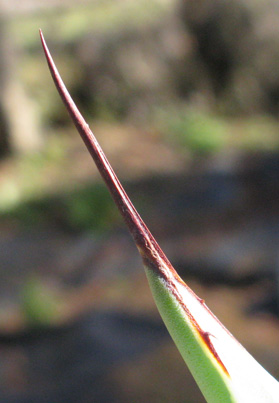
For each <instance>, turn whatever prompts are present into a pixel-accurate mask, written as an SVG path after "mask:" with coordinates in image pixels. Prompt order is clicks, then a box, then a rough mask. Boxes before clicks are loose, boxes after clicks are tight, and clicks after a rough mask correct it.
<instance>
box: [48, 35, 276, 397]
mask: <svg viewBox="0 0 279 403" xmlns="http://www.w3.org/2000/svg"><path fill="white" fill-rule="evenodd" d="M40 35H41V40H42V44H43V49H44V52H45V55H46V59H47V62H48V65H49V69H50V72H51V75H52V77H53V80H54V83H55V85H56V87H57V90H58V92H59V94H60V96H61V98H62V100H63V102H64V104H65V106H66V108H67V109H68V112H69V114H70V116H71V118H72V120H73V122H74V124H75V126H76V128H77V130H78V131H79V133H80V135H81V137H82V139H83V141H84V143H85V145H86V146H87V148H88V151H89V152H90V154H91V156H92V157H93V159H94V161H95V164H96V166H97V168H98V169H99V171H100V174H101V175H102V177H103V179H104V181H105V183H106V185H107V187H108V189H109V191H110V193H111V195H112V197H113V199H114V201H115V204H116V205H117V207H118V209H119V211H120V213H121V215H122V217H123V219H124V220H125V222H126V224H127V226H128V228H129V230H130V232H131V235H132V236H133V238H134V241H135V244H136V246H137V248H138V250H139V252H140V254H141V257H142V259H143V264H144V267H145V271H146V275H147V278H148V282H149V285H150V288H151V291H152V293H153V296H154V299H155V302H156V304H157V307H158V309H159V312H160V314H161V316H162V318H163V320H164V322H165V324H166V326H167V328H168V330H169V333H170V334H171V336H172V338H173V340H174V342H175V343H176V345H177V347H178V349H179V351H180V353H181V355H182V357H183V358H184V360H185V362H186V364H187V365H188V367H189V369H190V371H191V373H192V375H193V376H194V378H195V380H196V382H197V384H198V386H199V387H200V389H201V392H202V393H203V395H204V397H205V399H206V400H207V401H208V402H209V403H227V402H240V403H247V402H254V403H255V402H258V403H263V402H269V403H271V402H274V403H276V402H278V401H279V383H278V382H277V381H276V380H275V379H274V378H273V377H272V376H271V375H270V374H269V373H268V372H267V371H265V369H263V368H262V367H261V365H260V364H258V363H257V361H256V360H254V358H253V357H252V356H251V355H250V354H249V353H248V352H247V351H246V350H245V349H244V348H243V347H242V346H241V344H239V342H238V341H237V340H236V339H235V338H234V337H233V336H232V335H231V334H230V333H229V331H228V330H227V329H226V328H225V327H224V326H223V325H222V323H221V322H220V321H219V320H218V319H217V318H216V317H215V316H214V315H213V313H212V312H211V311H210V310H209V308H208V307H207V306H206V305H205V303H204V301H203V300H202V299H200V298H199V297H198V296H197V295H196V294H195V293H194V292H193V291H192V290H191V289H190V288H189V287H188V286H187V285H186V284H185V283H184V281H183V280H182V279H181V278H180V277H179V275H178V274H177V272H176V271H175V269H174V268H173V267H172V265H171V263H170V262H169V260H168V259H167V257H166V256H165V254H164V253H163V251H162V250H161V248H160V247H159V245H158V244H157V242H156V240H155V239H154V237H153V236H152V234H151V233H150V231H149V230H148V228H147V227H146V225H145V224H144V222H143V220H142V219H141V217H140V215H139V214H138V212H137V211H136V209H135V208H134V206H133V204H132V202H131V201H130V199H129V197H128V196H127V194H126V192H125V190H124V189H123V187H122V185H121V183H120V182H119V180H118V178H117V176H116V174H115V173H114V171H113V169H112V167H111V166H110V164H109V162H108V160H107V158H106V156H105V154H104V153H103V151H102V149H101V147H100V145H99V143H98V142H97V140H96V138H95V136H94V135H93V133H92V131H91V130H90V128H89V126H88V124H87V123H86V122H85V120H84V119H83V117H82V115H81V113H80V112H79V110H78V108H77V107H76V105H75V103H74V102H73V100H72V98H71V96H70V94H69V93H68V91H67V89H66V87H65V85H64V83H63V81H62V79H61V77H60V75H59V73H58V70H57V68H56V66H55V64H54V62H53V60H52V57H51V55H50V52H49V50H48V48H47V45H46V43H45V40H44V37H43V34H42V32H41V31H40Z"/></svg>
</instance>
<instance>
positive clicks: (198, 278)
mask: <svg viewBox="0 0 279 403" xmlns="http://www.w3.org/2000/svg"><path fill="white" fill-rule="evenodd" d="M39 28H42V30H43V32H44V35H45V38H46V40H47V43H48V45H49V48H50V50H51V52H52V55H53V57H54V60H55V62H56V64H57V66H58V68H59V70H60V72H61V75H62V77H63V79H64V81H65V83H66V85H67V87H68V89H69V91H70V92H71V94H72V96H73V97H74V99H75V100H76V102H77V104H78V106H79V107H80V109H81V111H82V113H83V114H84V116H85V118H86V119H87V121H88V122H89V124H90V126H91V128H92V129H93V130H94V133H95V134H96V136H97V138H98V139H99V141H100V143H101V145H102V147H103V149H104V151H105V153H106V154H107V156H108V159H109V160H110V161H111V163H112V165H113V167H114V168H115V170H116V172H117V174H118V175H119V178H120V179H121V181H122V182H123V184H124V186H125V188H126V190H127V191H128V193H129V195H130V197H131V199H132V200H133V202H134V203H135V206H136V208H137V209H138V210H139V212H140V214H141V215H142V217H143V218H144V220H145V221H146V223H147V225H148V226H149V227H150V229H151V231H152V232H153V234H154V235H155V237H156V238H157V239H158V241H159V243H160V244H161V246H162V248H163V250H164V251H165V252H166V254H167V256H168V257H169V258H170V260H171V261H172V263H173V265H174V267H175V268H176V269H177V271H178V272H179V274H180V275H181V276H182V277H183V278H184V279H185V281H186V282H187V283H188V284H189V285H190V286H191V287H192V288H193V289H194V291H195V292H196V293H197V294H198V295H199V296H201V297H202V298H203V299H205V301H206V303H207V305H208V306H209V307H210V308H211V309H212V310H213V312H214V313H215V314H216V315H217V316H218V317H219V318H220V320H221V321H222V322H223V323H224V324H225V325H226V326H227V327H228V328H229V330H230V331H231V332H232V333H233V334H234V335H235V336H236V337H237V338H238V339H239V341H240V342H241V343H242V344H243V345H244V346H245V347H246V348H247V349H248V350H249V351H250V352H251V353H252V354H253V355H254V356H255V358H256V359H257V360H258V361H259V362H260V363H261V364H262V365H263V366H264V367H265V368H266V369H267V370H268V371H269V372H271V373H272V374H273V375H274V376H275V377H277V379H278V378H279V364H278V363H279V344H278V339H279V322H278V313H279V303H278V290H279V288H278V275H279V254H278V243H279V154H278V150H279V121H278V117H279V3H278V1H277V0H265V1H263V0H258V1H255V0H232V1H230V2H224V1H223V0H149V1H145V0H137V1H128V0H103V1H101V0H99V1H98V0H83V1H80V2H74V1H71V0H63V1H62V0H60V1H58V0H48V1H47V2H44V1H42V0H37V1H35V0H20V1H19V0H9V1H8V0H0V52H1V53H0V88H1V91H0V154H1V159H0V229H1V232H0V276H1V277H0V349H1V359H0V374H1V377H0V400H1V402H3V403H10V402H11V403H23V402H26V403H33V402H34V403H37V402H40V403H41V402H42V403H44V402H45V403H50V402H56V403H64V402H70V403H71V402H72V403H75V402H82V403H83V402H84V403H85V402H87V403H91V402H127V403H128V402H138V403H141V402H142V403H143V402H146V401H148V402H152V403H153V402H155V403H157V402H158V403H159V402H160V403H161V402H187V403H198V402H204V400H203V398H202V397H201V395H200V392H199V391H198V389H197V387H196V385H195V383H194V381H193V380H192V378H191V375H190V374H189V372H188V370H187V368H186V366H185V365H184V363H183V361H182V359H181V357H180V356H179V353H178V352H177V350H176V348H175V346H174V345H173V343H172V341H171V339H170V337H169V336H168V334H167V332H166V331H165V329H164V326H163V324H162V322H161V320H160V318H159V315H158V313H157V310H156V307H155V304H154V302H153V300H152V297H151V293H150V291H149V289H148V286H147V282H146V279H145V276H144V272H143V269H142V264H141V261H140V258H139V257H138V254H137V250H136V248H135V247H134V245H133V243H132V240H131V239H130V236H129V234H128V233H127V231H126V229H125V228H124V225H123V223H122V221H121V219H120V217H119V214H118V212H117V211H116V208H115V207H114V205H113V203H112V201H111V199H110V196H109V194H108V192H107V190H106V189H105V187H104V186H103V184H102V182H101V180H100V177H99V174H98V173H97V171H96V168H95V167H94V164H93V162H92V161H91V159H90V157H89V155H88V153H87V151H86V149H85V147H84V145H83V144H82V142H81V140H80V138H79V136H78V134H77V133H76V131H75V129H74V128H73V125H72V124H71V122H70V119H69V118H68V115H67V113H66V111H65V109H64V106H63V105H62V102H61V100H60V99H59V97H58V95H57V93H56V90H55V88H54V85H53V83H52V80H51V78H50V74H49V71H48V68H47V65H46V61H45V57H44V55H43V52H42V49H41V44H40V40H39V34H38V30H39Z"/></svg>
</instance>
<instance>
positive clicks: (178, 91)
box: [0, 0, 279, 231]
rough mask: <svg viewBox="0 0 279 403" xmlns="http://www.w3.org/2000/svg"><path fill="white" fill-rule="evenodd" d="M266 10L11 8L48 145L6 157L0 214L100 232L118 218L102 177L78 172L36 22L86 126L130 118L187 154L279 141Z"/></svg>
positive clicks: (13, 31)
mask: <svg viewBox="0 0 279 403" xmlns="http://www.w3.org/2000/svg"><path fill="white" fill-rule="evenodd" d="M272 15H273V16H277V14H276V13H275V12H274V8H273V5H272V4H269V5H267V6H265V5H264V2H258V3H257V6H255V7H254V5H252V6H251V4H250V3H249V2H248V1H245V0H241V1H240V0H234V1H233V2H230V4H222V2H220V1H217V0H216V1H214V2H212V4H211V5H210V2H209V1H208V0H206V1H205V2H203V3H202V5H200V6H198V4H197V3H196V2H195V1H192V0H188V1H182V0H181V1H171V0H169V1H167V0H166V1H162V0H161V1H160V0H152V1H149V2H145V1H143V0H140V1H137V2H128V3H127V2H122V1H117V2H114V1H105V2H98V1H97V2H94V3H87V4H84V5H79V6H75V7H70V6H69V7H64V6H63V7H62V6H61V7H58V8H49V9H47V10H45V11H42V10H39V11H36V10H35V11H34V10H33V12H30V13H24V14H22V13H21V12H20V10H17V11H14V12H11V13H10V14H9V16H8V17H9V18H8V19H7V21H6V22H5V24H3V22H2V25H3V26H5V35H7V36H8V37H9V38H10V41H12V42H10V43H12V44H13V46H14V50H13V51H14V53H15V54H16V55H17V57H16V59H15V60H16V62H17V69H16V70H17V72H16V74H17V75H18V76H17V78H18V80H20V82H21V83H23V84H22V85H23V87H24V90H25V91H26V96H27V97H28V98H30V99H31V100H32V101H33V103H34V105H35V106H34V108H35V111H36V114H37V116H39V127H38V130H39V131H40V133H39V135H40V136H41V137H42V138H43V140H44V145H43V148H42V149H40V150H38V151H36V152H31V153H26V154H24V153H23V154H20V153H18V154H12V155H10V156H9V157H8V158H7V159H6V160H3V164H2V166H3V169H2V170H1V172H3V174H2V176H1V177H0V212H1V217H2V218H4V217H6V218H7V219H9V220H13V222H15V223H21V224H20V225H26V226H32V225H36V223H46V222H47V221H48V220H50V221H51V220H53V221H54V220H58V221H59V220H60V221H61V222H63V225H65V227H68V228H69V229H70V228H72V229H76V230H91V229H93V228H95V229H96V230H97V231H99V230H103V229H106V228H109V227H110V223H116V222H117V214H115V212H114V209H113V207H112V202H111V201H110V196H109V195H108V194H107V192H106V191H104V188H103V186H101V185H99V184H91V183H90V184H89V185H88V181H87V178H85V177H83V181H85V182H86V185H84V186H83V184H80V183H79V180H78V179H77V177H78V175H76V174H75V175H73V172H72V170H71V169H70V167H71V166H72V165H73V164H72V161H70V158H75V156H71V157H69V156H68V155H69V150H70V149H71V146H72V133H73V132H74V131H73V130H72V129H69V125H70V122H69V119H68V116H67V113H66V111H65V110H64V106H63V105H62V103H61V101H60V99H59V97H58V96H57V93H56V90H55V88H54V86H53V85H52V83H51V81H50V77H49V73H48V71H47V67H46V63H45V60H44V57H43V54H42V50H41V46H40V43H39V38H38V28H39V27H40V28H42V29H43V31H44V34H45V36H46V38H47V41H48V43H49V46H50V48H51V50H52V53H53V56H54V58H55V61H56V63H57V65H58V66H59V69H60V71H61V73H62V75H63V79H64V81H65V82H66V83H67V86H68V88H69V90H70V92H71V93H72V94H73V97H74V98H75V99H76V100H77V103H78V105H80V107H81V108H82V111H83V112H84V114H85V117H87V118H88V117H90V120H91V121H92V120H93V125H92V127H94V122H95V121H96V120H99V121H100V120H101V121H106V122H108V121H109V122H110V124H112V125H113V124H114V123H115V122H119V121H121V124H123V125H126V124H127V123H129V124H131V122H132V124H133V125H134V126H137V127H139V128H140V129H142V130H148V131H150V132H151V133H152V132H155V133H156V135H157V136H158V137H160V139H161V141H162V142H166V143H168V144H169V145H170V147H172V148H173V149H174V150H176V151H178V152H179V153H180V154H183V153H185V155H186V154H187V158H189V156H190V158H192V159H194V158H195V157H196V156H197V155H199V156H201V157H203V156H205V157H206V156H208V155H213V156H214V155H215V154H218V153H222V151H226V150H228V149H230V150H239V151H240V152H247V153H249V152H255V151H256V152H267V151H277V150H278V145H279V134H278V119H277V115H278V111H277V106H276V105H277V98H276V88H277V84H278V83H277V74H276V71H277V70H276V63H277V58H276V54H277V53H276V43H277V40H278V38H279V36H278V37H277V36H276V30H275V24H274V20H273V23H272V24H271V25H270V27H271V28H270V31H268V30H265V31H262V32H263V35H262V36H261V39H259V31H258V30H259V29H260V27H262V28H261V29H263V26H264V25H263V24H264V21H263V16H265V18H266V21H271V20H270V18H271V16H272ZM274 18H275V17H274ZM226 21H227V22H226ZM239 37H241V38H242V40H241V43H240V42H239ZM276 38H277V39H276ZM269 39H270V41H269V42H268V40H269ZM206 41H207V42H206ZM267 44H268V46H267ZM268 61H270V65H268ZM270 72H272V74H270ZM278 82H279V80H278ZM272 85H273V86H272ZM271 87H272V88H271ZM271 89H273V90H274V91H273V92H272V91H271ZM272 100H273V104H272V107H271V106H270V105H271V104H270V102H272ZM22 130H23V129H22ZM21 137H23V138H24V133H22V136H21ZM132 141H133V139H132V138H131V142H132ZM6 165H7V166H8V168H6ZM11 166H12V168H11ZM76 170H78V167H77V168H76ZM6 172H8V174H7V173H6ZM88 176H89V174H88ZM59 181H60V183H59ZM72 189H74V190H72ZM58 212H59V214H58ZM55 215H57V217H56V216H55ZM58 216H59V217H58Z"/></svg>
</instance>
